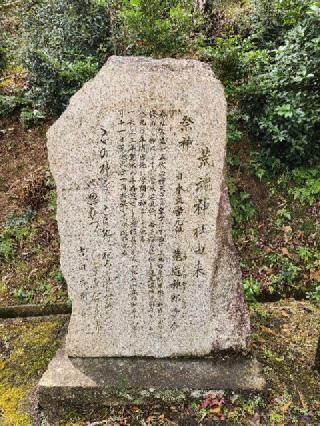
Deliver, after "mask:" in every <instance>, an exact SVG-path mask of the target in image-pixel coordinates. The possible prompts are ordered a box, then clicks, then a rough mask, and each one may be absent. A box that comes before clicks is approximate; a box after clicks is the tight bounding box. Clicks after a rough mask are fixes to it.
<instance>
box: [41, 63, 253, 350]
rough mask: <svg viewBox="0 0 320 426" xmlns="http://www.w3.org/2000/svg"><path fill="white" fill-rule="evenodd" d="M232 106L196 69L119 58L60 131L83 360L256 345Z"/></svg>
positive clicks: (88, 88) (60, 183) (61, 209)
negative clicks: (237, 231)
mask: <svg viewBox="0 0 320 426" xmlns="http://www.w3.org/2000/svg"><path fill="white" fill-rule="evenodd" d="M225 118H226V105H225V99H224V95H223V90H222V87H221V84H220V83H219V82H218V81H217V80H216V79H215V78H214V76H213V74H212V72H211V71H210V69H209V68H207V67H206V66H205V65H203V64H201V63H199V62H197V61H178V60H162V61H156V60H151V59H145V58H140V59H138V58H118V57H113V58H111V59H110V60H109V61H108V63H107V64H106V65H105V67H104V68H103V69H102V70H101V71H100V73H99V74H98V75H97V77H96V78H95V79H94V80H92V81H91V82H89V83H88V84H86V85H85V86H84V87H83V89H81V90H80V91H79V92H78V93H77V94H76V95H75V96H74V97H73V98H72V100H71V102H70V105H69V107H68V109H67V111H66V112H65V113H64V114H63V115H62V117H61V118H60V119H59V120H58V121H57V122H56V123H55V124H54V126H52V128H51V129H50V131H49V133H48V148H49V159H50V165H51V169H52V172H53V175H54V177H55V180H56V183H57V190H58V224H59V232H60V236H61V266H62V271H63V273H64V275H65V277H66V280H67V283H68V288H69V293H70V296H71V298H72V301H73V313H72V318H71V323H70V326H69V333H68V337H67V351H68V354H69V355H71V356H78V357H90V356H91V357H100V356H154V357H169V356H202V355H208V354H210V353H211V352H212V351H215V350H219V349H230V348H234V349H236V348H243V347H245V346H246V342H247V336H248V333H249V320H248V315H247V311H246V306H245V303H244V300H243V292H242V288H241V283H240V275H239V268H238V265H237V260H236V257H235V256H234V254H233V249H232V242H231V238H230V229H229V227H230V226H229V222H228V216H229V203H228V199H227V194H226V191H225V185H224V174H223V171H224V159H225V139H226V136H225V127H226V126H225Z"/></svg>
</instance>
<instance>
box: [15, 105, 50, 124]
mask: <svg viewBox="0 0 320 426" xmlns="http://www.w3.org/2000/svg"><path fill="white" fill-rule="evenodd" d="M45 118H46V116H45V114H44V113H43V112H41V111H38V110H36V109H26V108H24V109H22V111H21V113H20V123H21V126H22V127H23V128H24V129H30V128H32V127H36V126H39V125H40V124H41V123H42V122H43V120H44V119H45Z"/></svg>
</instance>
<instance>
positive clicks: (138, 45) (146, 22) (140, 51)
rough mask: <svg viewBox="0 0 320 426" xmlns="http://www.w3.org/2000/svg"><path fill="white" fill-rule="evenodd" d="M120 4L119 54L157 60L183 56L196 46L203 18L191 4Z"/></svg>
mask: <svg viewBox="0 0 320 426" xmlns="http://www.w3.org/2000/svg"><path fill="white" fill-rule="evenodd" d="M114 3H118V7H117V13H116V19H117V28H116V29H115V30H114V32H113V42H114V45H115V50H116V52H117V53H120V54H124V55H128V54H135V55H147V56H154V57H164V56H182V55H184V54H186V53H187V52H190V51H191V50H192V49H193V48H194V47H195V44H196V42H197V37H196V35H195V28H196V27H197V21H198V23H200V18H199V17H197V16H195V14H193V8H192V1H191V0H186V1H181V0H165V1H164V0H134V1H132V0H124V1H123V2H120V5H119V2H114Z"/></svg>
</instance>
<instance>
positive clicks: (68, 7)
mask: <svg viewBox="0 0 320 426" xmlns="http://www.w3.org/2000/svg"><path fill="white" fill-rule="evenodd" d="M21 37H22V40H23V44H24V50H23V60H24V64H25V66H26V68H27V70H28V85H29V88H30V96H31V98H32V99H33V102H34V105H35V106H36V107H38V108H40V109H43V108H48V109H49V110H50V111H51V112H53V113H60V112H61V111H62V110H63V109H64V108H65V106H66V104H67V102H68V100H69V98H70V96H71V95H72V94H73V93H75V92H76V91H77V90H78V89H79V88H80V87H81V86H82V85H83V83H84V82H86V81H87V80H88V79H90V78H92V77H93V76H94V75H95V74H96V72H97V70H98V69H99V67H100V66H101V65H102V64H103V63H104V62H105V61H106V59H107V58H108V56H109V55H110V45H109V18H108V11H107V7H106V5H105V2H103V1H98V0H43V1H41V2H39V3H38V2H37V3H34V2H30V3H29V4H28V6H27V7H25V8H24V10H23V13H22V31H21Z"/></svg>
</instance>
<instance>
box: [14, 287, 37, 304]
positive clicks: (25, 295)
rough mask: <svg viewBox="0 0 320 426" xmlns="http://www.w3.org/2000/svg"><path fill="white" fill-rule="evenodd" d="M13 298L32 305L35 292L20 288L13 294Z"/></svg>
mask: <svg viewBox="0 0 320 426" xmlns="http://www.w3.org/2000/svg"><path fill="white" fill-rule="evenodd" d="M13 297H14V298H15V299H16V300H18V301H19V302H21V303H32V301H33V290H26V289H25V288H23V287H20V288H18V289H16V290H14V292H13Z"/></svg>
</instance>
